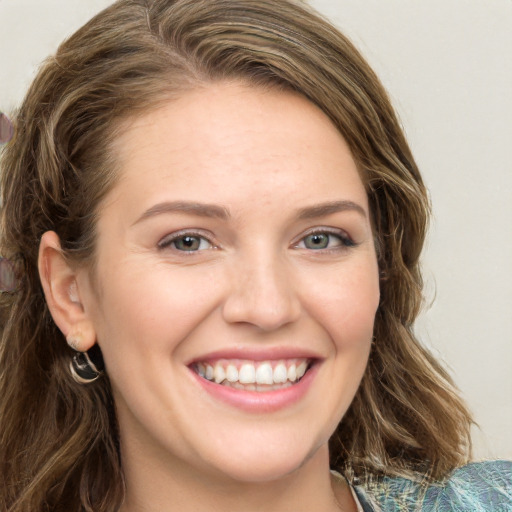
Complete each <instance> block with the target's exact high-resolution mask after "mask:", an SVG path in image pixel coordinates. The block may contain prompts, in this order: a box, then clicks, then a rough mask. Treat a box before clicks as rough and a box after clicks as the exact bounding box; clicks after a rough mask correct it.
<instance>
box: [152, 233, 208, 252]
mask: <svg viewBox="0 0 512 512" xmlns="http://www.w3.org/2000/svg"><path fill="white" fill-rule="evenodd" d="M212 247H213V244H212V243H211V242H210V241H209V240H207V239H206V238H205V237H204V236H201V235H198V234H195V233H178V234H175V235H170V236H168V237H166V238H164V239H163V240H162V241H161V242H159V244H158V248H159V249H168V248H169V249H174V250H176V251H182V252H196V251H204V250H205V249H211V248H212Z"/></svg>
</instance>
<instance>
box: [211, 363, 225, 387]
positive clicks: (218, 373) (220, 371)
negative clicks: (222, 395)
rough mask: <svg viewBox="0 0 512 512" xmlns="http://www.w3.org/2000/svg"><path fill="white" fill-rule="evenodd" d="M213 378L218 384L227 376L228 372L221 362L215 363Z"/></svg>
mask: <svg viewBox="0 0 512 512" xmlns="http://www.w3.org/2000/svg"><path fill="white" fill-rule="evenodd" d="M213 378H214V380H215V382H216V383H217V384H220V383H221V382H222V381H223V380H224V379H225V378H226V372H225V371H224V368H223V367H222V366H221V365H220V364H216V365H215V369H214V370H213Z"/></svg>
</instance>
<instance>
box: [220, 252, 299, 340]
mask: <svg viewBox="0 0 512 512" xmlns="http://www.w3.org/2000/svg"><path fill="white" fill-rule="evenodd" d="M295 284H296V283H295V282H294V279H293V272H292V271H291V269H290V266H289V265H287V264H286V263H285V262H283V261H280V260H279V258H277V257H276V258H271V257H269V256H268V255H261V254H260V255H259V256H258V255H252V256H251V257H250V258H248V259H247V260H246V261H243V262H238V264H237V265H234V266H233V268H232V269H231V277H230V290H229V293H228V295H227V297H226V300H225V301H224V304H223V308H222V313H223V316H224V319H225V321H226V322H228V323H245V324H251V325H253V326H256V327H258V328H259V329H261V330H263V331H273V330H277V329H279V328H280V327H282V326H284V325H286V324H289V323H292V322H294V321H296V320H297V319H298V317H299V316H300V311H301V306H300V300H299V297H298V295H297V293H296V289H295Z"/></svg>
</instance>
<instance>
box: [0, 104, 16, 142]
mask: <svg viewBox="0 0 512 512" xmlns="http://www.w3.org/2000/svg"><path fill="white" fill-rule="evenodd" d="M13 135H14V126H13V125H12V123H11V120H10V119H9V118H8V117H7V116H6V115H5V114H4V113H3V112H1V111H0V145H2V144H7V143H8V142H9V141H10V140H11V139H12V137H13Z"/></svg>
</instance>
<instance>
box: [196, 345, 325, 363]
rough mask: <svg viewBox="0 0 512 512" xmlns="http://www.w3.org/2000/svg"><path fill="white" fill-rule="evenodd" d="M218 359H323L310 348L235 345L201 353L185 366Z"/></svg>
mask: <svg viewBox="0 0 512 512" xmlns="http://www.w3.org/2000/svg"><path fill="white" fill-rule="evenodd" d="M218 359H228V360H229V359H243V360H248V361H277V360H284V359H310V360H319V359H323V358H322V356H321V355H319V354H318V353H316V352H313V351H311V350H305V349H300V348H297V347H268V348H261V347H256V348H255V347H246V348H243V347H236V348H229V349H220V350H215V351H212V352H208V353H205V354H202V355H200V356H198V357H194V358H193V359H191V360H190V361H189V362H188V363H187V366H190V365H193V364H195V363H200V362H205V361H215V360H218Z"/></svg>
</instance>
